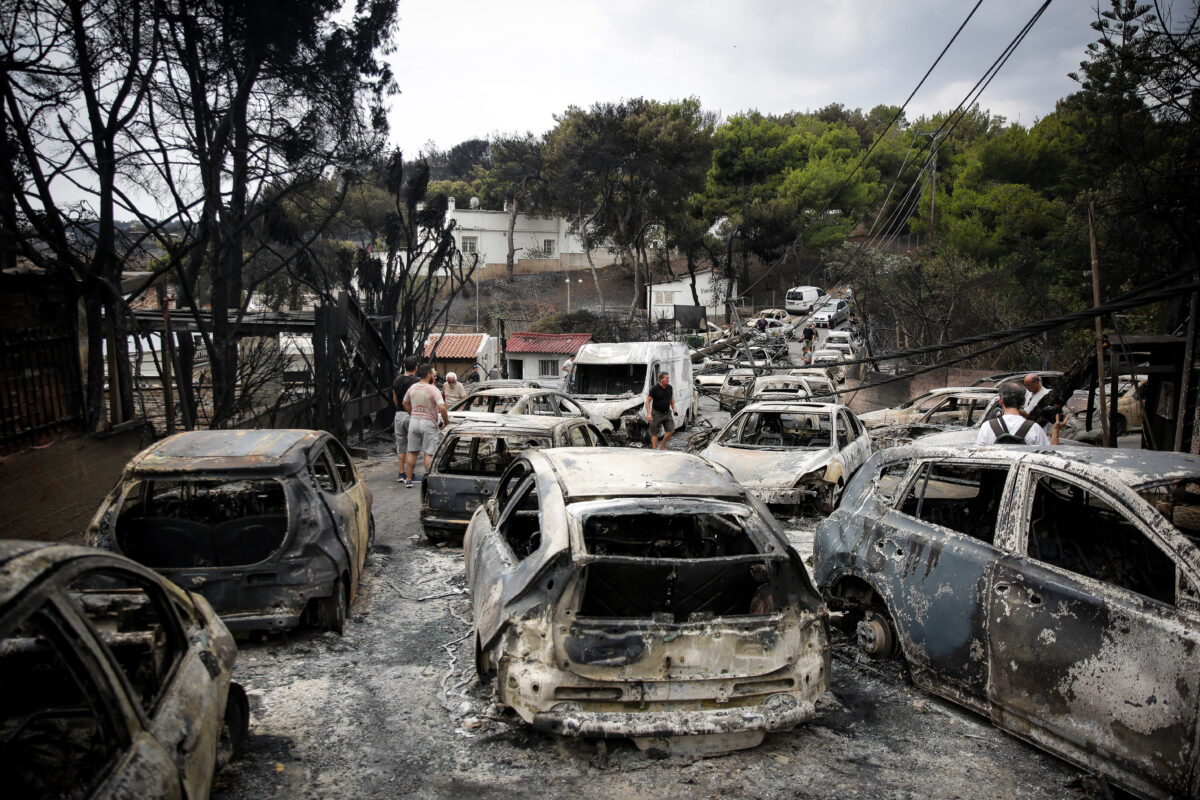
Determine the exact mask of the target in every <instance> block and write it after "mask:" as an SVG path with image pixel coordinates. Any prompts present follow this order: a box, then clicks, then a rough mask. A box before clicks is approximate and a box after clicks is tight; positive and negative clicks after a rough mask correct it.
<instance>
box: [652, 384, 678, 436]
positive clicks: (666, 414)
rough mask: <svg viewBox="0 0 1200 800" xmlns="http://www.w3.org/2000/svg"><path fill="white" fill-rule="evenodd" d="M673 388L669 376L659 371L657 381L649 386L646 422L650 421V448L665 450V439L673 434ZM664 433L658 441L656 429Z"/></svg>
mask: <svg viewBox="0 0 1200 800" xmlns="http://www.w3.org/2000/svg"><path fill="white" fill-rule="evenodd" d="M675 413H676V412H675V389H674V388H673V387H672V386H671V376H670V375H668V374H667V373H665V372H663V373H660V374H659V376H658V383H656V384H654V386H652V387H650V392H649V393H648V394H647V395H646V422H648V423H650V449H651V450H656V449H657V450H666V449H667V441H668V440H670V438H671V437H672V436H673V435H674V434H675V416H674V415H675ZM659 428H661V429H662V430H663V431H664V433H663V437H662V444H661V445H660V444H659V441H658V431H659Z"/></svg>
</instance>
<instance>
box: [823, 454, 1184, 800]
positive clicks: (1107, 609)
mask: <svg viewBox="0 0 1200 800" xmlns="http://www.w3.org/2000/svg"><path fill="white" fill-rule="evenodd" d="M1198 543H1200V458H1198V457H1196V456H1191V455H1184V454H1179V453H1159V452H1149V451H1144V450H1114V449H1103V448H1090V447H1071V448H1066V447H1055V448H1045V449H1041V450H1037V449H1034V448H1031V447H1028V446H1013V445H991V446H985V447H975V446H920V445H910V446H906V447H897V448H891V449H889V450H886V451H883V452H880V453H877V454H876V455H875V456H874V457H873V458H872V459H871V460H870V461H869V462H867V464H866V465H865V466H864V467H863V468H862V469H861V470H860V471H859V473H858V475H857V476H856V477H855V478H854V480H853V481H851V483H850V485H849V486H848V487H847V489H846V492H845V495H844V496H843V498H842V503H841V506H840V507H839V508H838V510H837V511H835V512H834V513H833V514H832V515H831V516H830V517H829V518H828V519H826V520H824V521H823V522H821V524H820V525H819V526H818V528H817V535H816V538H815V541H814V546H813V554H814V565H813V575H814V578H815V579H816V581H817V584H818V585H819V586H820V587H821V589H822V591H823V592H824V593H825V595H826V597H827V599H828V601H829V603H830V606H831V607H832V608H834V609H836V610H841V611H844V612H845V613H846V614H849V615H850V621H851V622H856V623H857V638H858V644H859V647H860V648H861V649H862V650H863V651H864V652H865V653H866V654H868V655H870V656H875V657H889V656H893V655H899V656H901V657H903V659H904V660H905V661H906V662H907V664H908V666H909V669H910V671H911V673H912V679H913V682H914V683H915V684H917V685H918V686H920V687H921V688H923V689H926V690H928V691H932V692H935V693H937V694H939V695H942V696H944V697H946V698H948V699H950V700H953V701H955V702H958V703H961V704H962V705H964V706H966V707H967V708H970V709H973V710H974V711H976V712H978V713H980V714H984V715H986V716H989V717H990V718H991V720H992V721H993V723H995V724H996V725H997V726H998V727H1000V728H1003V729H1004V730H1006V731H1008V732H1010V733H1013V734H1015V735H1016V736H1019V737H1021V738H1023V739H1026V740H1028V741H1030V742H1032V743H1034V744H1036V745H1038V746H1040V747H1042V748H1044V749H1046V750H1048V751H1050V752H1051V753H1054V754H1055V755H1058V756H1060V757H1062V758H1065V759H1067V760H1069V761H1072V762H1074V763H1076V764H1079V765H1082V766H1083V767H1085V768H1088V769H1092V770H1095V771H1097V772H1101V773H1104V774H1105V775H1107V776H1108V777H1109V779H1110V780H1113V781H1115V782H1116V783H1118V784H1120V785H1122V786H1124V787H1125V788H1127V789H1130V790H1132V791H1133V792H1135V793H1137V794H1139V795H1142V796H1145V797H1176V796H1178V797H1198V796H1200V777H1198V774H1197V769H1198V768H1200V760H1198V758H1197V733H1198V732H1200V731H1198V725H1197V723H1198V717H1200V548H1198V546H1197V545H1198Z"/></svg>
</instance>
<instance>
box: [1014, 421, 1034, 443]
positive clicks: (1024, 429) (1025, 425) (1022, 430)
mask: <svg viewBox="0 0 1200 800" xmlns="http://www.w3.org/2000/svg"><path fill="white" fill-rule="evenodd" d="M1032 427H1033V420H1031V419H1027V420H1025V421H1024V422H1022V423H1021V427H1019V428H1017V430H1016V432H1015V433H1014V434H1013V435H1014V436H1016V437H1017V438H1018V439H1021V440H1022V441H1024V439H1025V434H1027V433H1029V429H1030V428H1032Z"/></svg>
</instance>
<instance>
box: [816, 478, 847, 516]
mask: <svg viewBox="0 0 1200 800" xmlns="http://www.w3.org/2000/svg"><path fill="white" fill-rule="evenodd" d="M845 489H846V484H845V482H844V481H843V480H842V479H841V478H838V479H837V483H835V484H834V485H833V486H830V487H829V492H828V493H827V494H826V495H825V502H824V504H823V506H824V507H823V508H822V509H821V510H822V511H824V512H825V514H826V516H828V515H829V514H832V513H833V512H834V509H836V508H837V507H838V503H840V502H841V501H842V492H843V491H845Z"/></svg>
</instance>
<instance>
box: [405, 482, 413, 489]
mask: <svg viewBox="0 0 1200 800" xmlns="http://www.w3.org/2000/svg"><path fill="white" fill-rule="evenodd" d="M404 488H405V489H411V488H413V482H412V481H405V482H404Z"/></svg>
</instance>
